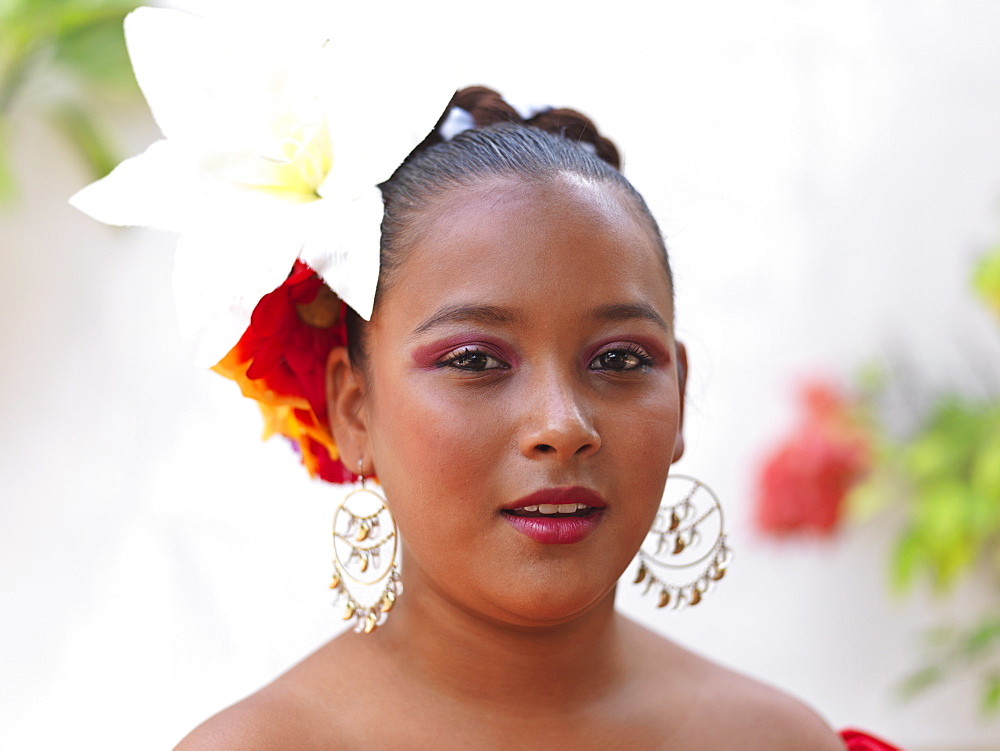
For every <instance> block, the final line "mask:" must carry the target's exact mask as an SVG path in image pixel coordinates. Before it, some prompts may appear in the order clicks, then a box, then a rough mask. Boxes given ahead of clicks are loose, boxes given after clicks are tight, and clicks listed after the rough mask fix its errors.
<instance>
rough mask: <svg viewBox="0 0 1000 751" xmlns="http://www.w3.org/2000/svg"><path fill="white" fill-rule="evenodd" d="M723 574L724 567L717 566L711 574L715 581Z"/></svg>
mask: <svg viewBox="0 0 1000 751" xmlns="http://www.w3.org/2000/svg"><path fill="white" fill-rule="evenodd" d="M725 575H726V569H724V568H717V569H716V570H715V572H714V573H713V574H712V578H713V579H714V580H715V581H719V579H721V578H722V577H723V576H725Z"/></svg>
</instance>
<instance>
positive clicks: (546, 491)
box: [503, 486, 607, 511]
mask: <svg viewBox="0 0 1000 751" xmlns="http://www.w3.org/2000/svg"><path fill="white" fill-rule="evenodd" d="M543 503H545V504H556V505H558V504H562V503H582V504H583V505H584V506H592V507H593V508H604V507H605V506H606V505H607V504H606V503H605V502H604V499H603V498H602V497H601V494H600V493H598V492H597V491H596V490H591V489H590V488H584V487H580V486H573V487H564V488H542V489H541V490H536V491H535V492H534V493H532V494H530V495H526V496H524V498H518V499H517V500H516V501H513V502H511V503H508V504H507V505H506V506H504V507H503V510H504V511H510V510H512V509H516V508H523V507H524V506H539V505H541V504H543Z"/></svg>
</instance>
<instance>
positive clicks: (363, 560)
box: [361, 553, 368, 573]
mask: <svg viewBox="0 0 1000 751" xmlns="http://www.w3.org/2000/svg"><path fill="white" fill-rule="evenodd" d="M367 570H368V556H367V555H364V554H363V553H362V555H361V573H364V572H365V571H367Z"/></svg>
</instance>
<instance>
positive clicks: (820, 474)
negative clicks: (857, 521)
mask: <svg viewBox="0 0 1000 751" xmlns="http://www.w3.org/2000/svg"><path fill="white" fill-rule="evenodd" d="M799 400H800V404H801V406H802V410H803V414H802V418H801V420H800V422H799V424H798V425H797V426H796V428H795V429H794V430H793V431H792V433H791V435H790V436H789V437H788V438H786V439H785V440H784V441H782V442H781V443H780V444H779V445H778V446H777V447H775V449H774V450H773V451H771V452H770V453H769V454H768V455H767V457H766V458H765V460H764V462H763V464H762V466H761V470H760V474H759V476H758V478H757V489H756V503H755V511H756V524H757V528H758V529H759V530H760V531H761V532H763V533H765V534H768V535H775V536H786V535H792V534H818V535H829V534H832V533H833V532H834V531H835V530H836V529H837V526H838V524H839V522H840V519H841V516H842V513H843V506H844V498H845V497H846V496H847V494H848V492H849V491H850V490H851V488H852V487H853V486H854V485H855V483H857V482H858V481H859V480H860V479H861V478H862V477H863V476H864V475H865V474H866V473H867V471H868V469H869V468H870V466H871V462H872V447H871V440H870V438H869V435H868V432H867V431H866V430H865V427H864V425H863V423H862V422H861V420H860V419H859V418H858V416H857V410H856V406H855V405H854V404H853V403H852V402H851V401H850V399H849V398H848V397H847V396H845V395H844V394H842V393H840V392H839V391H838V390H837V389H836V388H835V387H834V386H832V385H830V384H828V383H822V382H810V383H807V384H806V385H805V386H804V387H803V388H802V389H801V392H800V394H799Z"/></svg>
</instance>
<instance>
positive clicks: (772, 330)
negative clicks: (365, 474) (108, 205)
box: [0, 0, 1000, 751]
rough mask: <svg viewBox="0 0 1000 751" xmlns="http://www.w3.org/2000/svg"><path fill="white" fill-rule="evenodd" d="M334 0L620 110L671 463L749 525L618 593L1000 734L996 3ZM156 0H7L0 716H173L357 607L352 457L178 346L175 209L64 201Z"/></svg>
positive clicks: (745, 656) (793, 663)
mask: <svg viewBox="0 0 1000 751" xmlns="http://www.w3.org/2000/svg"><path fill="white" fill-rule="evenodd" d="M173 5H174V6H176V7H184V8H188V9H194V10H198V9H199V8H201V7H203V6H210V5H213V4H212V3H198V2H188V3H185V4H180V3H174V4H173ZM250 5H251V4H250V3H243V4H242V6H243V7H250ZM255 5H256V6H257V7H258V8H259V9H260V10H261V11H262V12H265V13H268V14H273V16H274V20H275V23H276V25H278V24H284V25H285V26H286V27H287V28H291V29H294V28H295V24H296V23H299V22H300V21H299V20H297V18H299V17H298V16H296V13H297V12H298V11H300V10H302V8H301V7H299V6H301V5H302V3H300V4H289V3H281V4H280V10H279V4H278V3H277V2H270V3H268V2H258V3H256V4H255ZM331 5H332V4H331V3H325V4H324V5H323V14H324V15H325V17H326V18H325V22H326V23H329V24H330V27H331V29H336V30H337V38H338V39H340V40H341V42H342V43H344V44H352V45H354V46H355V47H356V58H357V65H358V69H359V70H361V69H365V68H367V67H369V66H373V65H376V64H379V65H381V66H383V69H384V71H385V73H386V75H391V71H392V68H393V66H401V65H405V64H406V59H407V58H406V55H408V54H421V55H425V56H428V57H432V58H434V59H436V60H438V61H439V64H440V65H441V66H442V68H443V69H452V68H454V69H460V70H462V71H463V73H464V72H465V71H468V73H467V75H468V76H469V78H468V80H467V81H465V83H470V84H471V83H487V84H490V85H493V86H495V87H497V88H499V89H500V90H501V91H502V92H504V93H505V94H507V95H508V96H509V97H510V98H511V99H512V100H514V101H523V102H530V103H551V104H553V105H568V106H572V107H576V108H578V109H580V110H582V111H584V112H586V113H587V114H589V115H591V116H592V117H593V118H594V119H595V120H596V121H597V123H598V124H599V126H600V127H601V129H602V130H603V131H604V132H605V133H606V134H607V135H609V136H610V137H611V138H612V139H614V140H615V141H616V142H617V143H618V145H619V146H620V147H621V149H622V151H623V153H624V157H625V171H626V174H627V175H628V176H629V177H630V178H631V179H632V180H633V182H634V183H635V184H636V186H637V187H638V188H639V190H640V191H641V192H643V193H644V195H645V196H646V198H647V200H648V202H649V203H650V205H651V207H652V208H653V211H654V213H655V214H656V215H657V217H658V218H659V220H660V222H661V225H662V227H663V229H664V231H665V233H666V235H667V239H668V244H669V246H670V249H671V254H672V263H673V265H674V269H675V276H676V280H677V310H678V329H679V334H680V338H682V339H683V340H684V341H685V342H686V343H687V345H688V349H689V352H690V359H691V379H692V380H691V385H690V388H689V404H688V411H687V437H688V444H687V445H688V450H687V455H686V456H685V458H684V459H683V460H682V461H681V463H680V464H679V465H678V471H681V472H685V473H688V474H693V475H696V476H698V477H699V478H701V479H702V480H704V481H706V482H708V483H709V484H710V485H711V486H713V487H714V488H715V490H716V492H717V493H718V495H719V496H720V497H721V498H722V501H723V503H724V504H725V507H726V512H727V521H728V525H729V528H730V541H731V546H732V547H733V548H734V549H735V551H736V557H735V560H734V562H733V565H732V567H731V570H730V573H729V575H728V576H727V577H726V580H725V582H724V583H723V584H724V586H722V587H720V588H719V589H718V591H713V592H712V593H711V594H710V595H709V596H708V597H706V599H705V601H704V603H702V604H700V605H699V606H698V607H697V608H693V609H689V610H687V611H682V612H676V613H675V612H663V611H658V610H657V609H656V608H655V607H654V606H653V605H654V604H653V602H652V600H651V599H649V598H642V597H641V596H640V594H639V593H638V592H636V591H633V588H631V587H629V586H627V585H623V587H622V588H621V589H622V591H621V593H620V596H619V601H620V604H621V607H622V608H623V609H624V610H625V611H626V612H628V613H629V614H631V615H633V616H634V617H636V618H638V619H639V620H641V621H642V622H644V623H646V624H648V625H649V626H651V627H653V628H655V629H657V630H659V631H661V632H662V633H664V634H665V635H667V636H670V637H671V638H674V639H677V640H678V641H680V642H682V643H684V644H685V645H687V646H689V647H691V648H693V649H695V650H697V651H699V652H701V653H703V654H705V655H707V656H709V657H711V658H713V659H716V660H718V661H720V662H722V663H725V664H727V665H729V666H731V667H733V668H736V669H738V670H741V671H744V672H746V673H749V674H751V675H753V676H755V677H757V678H759V679H761V680H764V681H767V682H769V683H772V684H775V685H777V686H779V687H781V688H783V689H785V690H787V691H789V692H791V693H793V694H795V695H797V696H799V697H801V698H802V699H804V700H805V701H806V702H808V703H809V704H811V705H812V706H814V707H815V708H817V710H818V711H820V713H821V714H823V715H824V716H825V717H826V718H827V719H828V720H829V721H830V722H831V723H832V724H834V725H835V726H838V727H844V726H848V725H853V726H857V727H861V728H867V729H869V730H871V731H873V732H876V733H877V734H880V735H884V736H885V737H886V738H888V739H891V740H893V741H894V742H896V743H898V744H900V745H903V746H904V747H906V748H908V749H912V751H933V750H937V751H945V750H948V751H963V750H965V751H972V750H974V749H975V750H982V751H986V750H987V749H998V748H1000V713H998V711H997V707H998V704H1000V659H998V657H1000V650H998V644H1000V619H998V615H997V614H998V611H1000V608H998V600H1000V596H998V590H997V577H996V572H997V567H998V565H1000V564H998V561H1000V555H998V548H997V538H998V535H997V532H998V530H1000V427H998V425H1000V418H998V407H997V405H998V400H1000V318H998V311H1000V304H998V302H1000V293H998V288H1000V281H998V279H1000V262H998V261H997V260H996V259H997V251H996V248H997V247H998V245H1000V44H998V39H1000V5H997V4H996V3H993V2H988V1H982V2H976V1H973V0H950V1H948V2H944V1H943V0H911V1H910V2H901V1H899V0H865V1H861V0H841V1H840V2H836V3H833V2H819V1H818V0H797V1H795V2H792V1H791V0H788V1H784V2H782V1H779V0H764V1H760V2H755V3H745V2H739V1H738V0H720V2H716V3H710V4H709V3H702V4H699V3H681V2H674V0H665V2H661V3H658V4H656V6H655V8H653V9H651V8H650V5H649V4H648V3H640V2H637V1H636V0H619V1H618V2H615V3H612V4H608V5H604V4H598V3H593V4H589V5H588V4H576V5H574V6H573V7H572V8H567V7H566V6H565V5H564V4H556V3H538V2H537V0H536V1H533V2H529V1H527V0H511V1H510V2H507V3H504V4H503V5H502V6H499V7H498V6H494V5H488V4H468V3H462V2H456V1H453V0H432V1H431V2H425V3H413V2H407V3H403V2H383V3H379V4H377V5H378V8H377V9H375V10H374V11H366V10H365V9H363V8H359V7H354V6H347V5H345V6H343V7H330V6H331ZM131 7H133V4H132V3H127V2H120V1H119V0H114V1H113V2H112V1H110V0H105V1H104V2H101V1H99V0H61V1H59V2H55V1H53V2H46V3H40V2H36V1H35V0H8V1H7V2H5V3H3V4H0V192H2V203H0V351H2V352H3V356H2V357H0V415H2V418H3V419H2V421H0V595H2V600H0V607H2V611H0V749H11V750H12V751H13V750H15V749H16V750H18V751H20V750H21V749H51V748H64V747H74V748H157V747H169V746H171V745H172V744H173V743H175V742H176V741H177V740H178V739H179V738H180V737H182V736H183V735H184V734H185V733H186V732H187V731H188V730H190V729H191V728H192V727H193V726H194V725H196V724H197V723H198V722H200V721H201V720H202V719H204V718H205V717H207V716H208V715H210V714H212V713H214V712H215V711H217V710H219V709H221V708H222V707H224V706H226V705H227V704H230V703H232V702H234V701H236V700H238V699H239V698H242V697H243V696H244V695H246V694H248V693H250V692H252V691H254V690H256V689H257V688H258V687H259V686H261V685H262V684H264V683H265V682H267V681H269V680H271V679H272V678H273V677H275V676H276V675H277V674H278V673H279V672H281V671H282V670H284V669H285V668H287V667H288V666H290V665H291V664H293V663H294V662H296V661H297V660H298V659H300V658H301V657H303V656H304V655H305V654H307V653H308V652H309V651H311V650H312V649H314V648H316V647H318V646H319V645H320V644H322V643H323V642H324V641H326V640H327V639H329V638H330V637H331V636H332V635H334V634H335V633H336V632H337V630H338V628H339V623H340V621H339V619H338V616H337V613H335V612H334V611H333V609H332V608H331V607H330V597H329V596H328V593H327V590H326V588H325V587H326V582H327V579H328V575H329V571H330V551H329V548H328V543H329V531H328V530H329V526H328V525H329V522H330V519H331V515H332V510H333V507H334V505H335V504H336V502H337V500H338V498H339V491H338V489H337V488H335V487H332V486H327V485H323V484H321V483H314V482H311V481H309V479H308V478H307V476H306V473H305V472H304V471H303V470H302V468H301V467H299V466H298V464H297V461H296V459H295V457H294V456H293V455H292V454H291V452H290V451H289V450H288V449H287V447H286V446H285V445H284V444H283V443H281V442H278V441H273V442H270V443H261V442H260V441H259V434H260V430H261V425H260V418H259V414H258V413H257V410H256V409H255V408H254V406H253V405H252V404H251V403H250V402H248V401H245V400H243V399H240V398H239V396H238V393H237V389H236V386H235V385H234V384H232V383H230V382H228V381H226V380H224V379H222V378H220V377H218V376H217V375H215V374H213V373H210V372H208V371H201V370H198V369H196V368H195V367H194V366H193V365H191V364H190V363H189V362H188V361H187V360H186V359H185V358H184V356H183V354H182V348H181V344H180V342H179V341H178V338H177V334H176V330H175V323H174V310H173V302H172V299H171V294H170V281H169V280H170V270H171V256H172V251H173V245H174V238H173V237H172V236H169V235H166V234H162V233H156V232H152V231H146V230H115V229H111V228H108V227H104V226H102V225H99V224H97V223H96V222H94V221H92V220H90V219H88V218H87V217H85V216H83V215H81V214H79V213H77V212H76V211H75V210H73V209H72V208H70V207H69V206H68V205H67V203H66V199H67V198H68V197H69V196H70V195H71V194H72V193H73V192H75V191H76V190H77V189H79V188H80V187H82V186H83V185H84V184H86V183H88V182H90V181H91V180H92V179H94V178H95V177H97V176H99V175H100V174H103V172H105V171H107V169H109V168H110V166H112V165H113V164H115V163H116V162H117V161H118V160H119V159H121V158H123V157H125V156H128V155H131V154H134V153H137V152H138V151H140V150H141V149H143V148H144V147H145V146H146V145H147V144H149V143H150V142H152V141H153V140H154V139H155V138H157V137H158V132H157V129H156V126H155V125H154V124H153V122H152V121H151V119H150V117H149V115H148V111H147V110H146V108H145V105H144V104H143V102H142V99H141V96H140V95H139V93H138V91H137V90H136V88H135V85H134V82H133V81H132V80H131V74H130V72H129V69H128V67H127V63H126V61H125V58H124V52H123V47H122V45H121V34H120V27H121V17H122V15H123V13H124V12H126V11H127V10H129V9H131ZM407 50H409V52H407ZM178 54H179V55H182V54H183V51H178ZM359 116H363V113H359ZM991 306H992V307H991ZM803 392H804V396H803Z"/></svg>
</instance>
